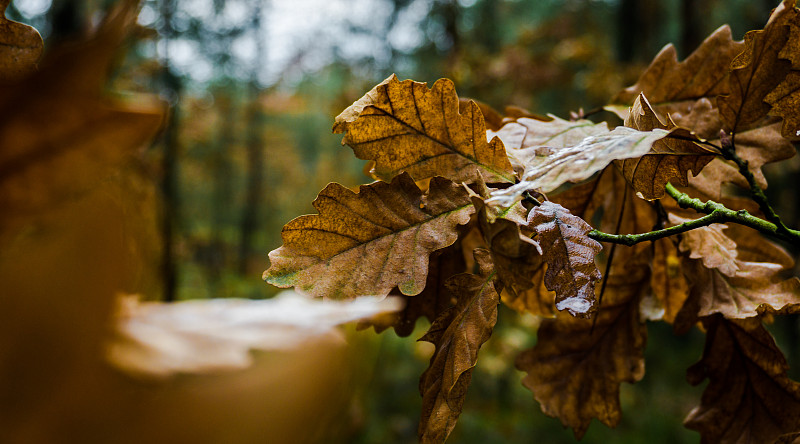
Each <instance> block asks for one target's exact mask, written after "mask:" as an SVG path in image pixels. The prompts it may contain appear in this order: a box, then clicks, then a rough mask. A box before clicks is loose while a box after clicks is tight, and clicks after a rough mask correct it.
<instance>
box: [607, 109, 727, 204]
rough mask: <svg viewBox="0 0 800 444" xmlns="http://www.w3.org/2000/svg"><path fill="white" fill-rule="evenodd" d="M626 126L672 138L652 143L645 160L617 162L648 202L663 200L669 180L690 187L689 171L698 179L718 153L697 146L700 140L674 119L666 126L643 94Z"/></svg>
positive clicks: (631, 112) (668, 120) (630, 114)
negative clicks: (654, 130) (676, 123)
mask: <svg viewBox="0 0 800 444" xmlns="http://www.w3.org/2000/svg"><path fill="white" fill-rule="evenodd" d="M625 126H627V127H630V128H635V129H637V130H640V131H649V130H652V129H663V130H667V131H669V136H667V137H665V138H663V139H660V140H658V141H656V142H655V143H653V146H652V147H651V148H650V151H649V152H648V153H646V154H645V155H643V156H642V157H637V158H631V159H624V160H617V161H616V162H615V164H616V165H617V166H618V167H619V168H620V169H621V170H622V175H623V176H625V179H627V180H628V182H629V183H630V184H631V185H632V186H633V189H634V190H635V191H637V192H639V193H641V195H642V197H643V198H645V199H647V200H654V199H660V198H662V197H664V187H665V186H666V184H667V183H669V182H670V181H672V182H675V184H677V185H681V186H687V185H688V184H689V182H688V180H687V175H688V174H689V172H690V171H691V172H692V173H693V175H694V176H696V175H697V174H698V173H700V171H701V170H702V169H703V167H705V166H706V165H707V164H708V163H709V162H711V160H713V159H714V156H715V154H716V153H715V152H713V151H711V150H709V149H707V148H704V147H702V146H700V145H698V144H696V143H695V141H699V139H697V137H696V136H695V135H694V134H692V132H691V131H689V130H688V129H686V128H680V127H678V126H677V125H675V123H674V122H673V121H672V119H670V118H667V123H666V124H665V123H663V122H662V121H661V119H659V117H658V116H657V115H656V113H655V111H653V108H652V107H651V106H650V103H648V101H647V99H646V98H645V96H644V94H639V96H638V97H637V98H636V100H635V101H634V102H633V106H632V107H631V111H630V112H629V113H628V117H627V118H626V119H625Z"/></svg>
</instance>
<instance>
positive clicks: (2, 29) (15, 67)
mask: <svg viewBox="0 0 800 444" xmlns="http://www.w3.org/2000/svg"><path fill="white" fill-rule="evenodd" d="M10 1H11V0H2V1H0V82H8V81H10V80H14V79H18V78H20V77H23V76H25V75H26V74H29V73H30V72H32V71H33V70H34V69H36V62H38V61H39V57H41V55H42V49H43V47H44V45H43V42H42V36H40V35H39V31H37V30H36V29H35V28H33V27H31V26H28V25H23V24H22V23H17V22H14V21H11V20H8V19H7V18H6V17H5V14H6V8H8V4H9V3H10Z"/></svg>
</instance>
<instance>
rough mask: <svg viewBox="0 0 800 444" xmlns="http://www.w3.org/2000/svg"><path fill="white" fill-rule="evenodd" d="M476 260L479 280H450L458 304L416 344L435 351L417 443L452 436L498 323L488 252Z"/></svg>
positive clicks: (425, 379) (425, 378)
mask: <svg viewBox="0 0 800 444" xmlns="http://www.w3.org/2000/svg"><path fill="white" fill-rule="evenodd" d="M476 260H477V261H478V262H479V263H481V264H482V267H481V268H482V270H481V275H474V274H469V273H464V274H459V275H456V276H453V277H452V278H451V279H450V281H449V282H448V287H449V288H450V291H451V292H452V293H453V294H454V295H456V296H457V298H458V302H457V303H456V306H455V307H453V308H451V309H449V310H447V311H445V312H444V313H442V314H441V315H440V316H439V317H438V318H437V319H436V320H435V321H433V323H432V324H431V327H430V329H429V330H428V332H427V333H426V334H425V336H423V337H422V338H421V339H420V341H427V342H430V343H432V344H434V345H435V346H436V350H435V351H434V353H433V356H431V362H430V366H429V367H428V368H427V369H426V370H425V372H424V373H423V374H422V377H421V378H420V382H419V391H420V394H421V395H422V417H421V419H420V423H419V431H418V433H419V439H420V442H421V443H442V442H444V441H445V440H446V439H447V436H449V435H450V432H451V431H452V430H453V427H455V423H456V420H458V416H459V415H460V414H461V409H462V407H463V405H464V397H465V395H466V392H467V388H468V387H469V384H470V381H471V379H472V369H473V368H474V367H475V364H476V363H477V361H478V350H479V349H480V348H481V345H483V343H485V342H486V341H487V340H488V339H489V337H490V336H491V335H492V329H493V328H494V325H495V323H496V322H497V304H498V303H499V296H498V294H497V291H496V290H495V287H494V283H493V281H494V277H495V273H494V272H492V271H491V270H490V269H487V268H486V267H487V266H489V267H490V266H491V260H490V259H489V253H488V252H487V251H486V250H476Z"/></svg>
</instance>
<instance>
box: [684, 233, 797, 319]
mask: <svg viewBox="0 0 800 444" xmlns="http://www.w3.org/2000/svg"><path fill="white" fill-rule="evenodd" d="M729 230H738V232H739V233H737V235H734V236H733V238H734V239H736V240H737V242H736V244H737V251H736V257H735V259H733V264H731V263H730V262H729V260H728V259H723V260H720V261H718V263H719V266H718V267H716V268H707V266H705V265H704V264H706V263H712V264H713V263H716V262H717V261H715V260H714V259H710V260H703V261H702V262H701V261H700V260H695V261H691V262H690V263H688V264H686V265H685V266H684V268H685V270H686V272H687V276H688V278H689V280H690V282H691V284H692V286H691V293H690V299H693V300H695V301H696V302H693V303H694V304H696V306H697V316H699V317H703V316H709V315H712V314H715V313H721V314H722V315H724V316H725V317H726V318H728V319H744V318H749V317H753V316H756V315H758V314H760V313H764V312H773V313H774V312H778V313H794V312H797V311H798V310H800V279H798V278H797V277H792V278H789V279H782V277H781V271H783V270H785V269H789V268H791V267H792V266H793V265H794V260H793V259H792V257H791V256H790V255H789V254H788V253H786V251H785V250H783V249H782V248H780V247H778V246H776V245H774V244H772V243H770V242H769V241H767V240H766V239H763V238H761V237H760V236H753V234H752V233H743V231H744V230H747V229H746V228H743V227H738V226H736V227H734V226H732V227H731V228H730V229H729ZM723 269H724V270H725V271H728V272H730V271H732V269H735V272H734V274H732V275H728V274H726V273H725V272H723V271H722V270H723Z"/></svg>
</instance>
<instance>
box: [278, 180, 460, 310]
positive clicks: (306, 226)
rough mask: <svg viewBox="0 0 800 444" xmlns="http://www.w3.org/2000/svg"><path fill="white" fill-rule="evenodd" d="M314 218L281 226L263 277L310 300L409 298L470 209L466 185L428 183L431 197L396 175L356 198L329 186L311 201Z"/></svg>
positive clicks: (452, 239) (421, 285)
mask: <svg viewBox="0 0 800 444" xmlns="http://www.w3.org/2000/svg"><path fill="white" fill-rule="evenodd" d="M314 208H316V209H317V211H319V214H318V215H307V216H300V217H298V218H296V219H294V220H292V221H291V222H289V223H288V224H286V226H284V228H283V231H282V233H281V236H282V238H283V246H281V247H280V248H278V249H276V250H273V251H272V252H270V254H269V257H270V262H271V266H270V268H269V269H268V270H267V271H265V272H264V276H263V277H264V280H265V281H267V282H269V283H271V284H273V285H276V286H279V287H291V286H295V287H297V288H298V289H300V290H302V291H305V292H307V293H310V294H312V295H314V296H325V297H331V298H337V299H338V298H351V297H355V296H361V295H379V296H384V295H386V294H388V293H389V291H390V290H391V289H392V288H394V287H395V286H397V287H399V289H400V291H401V292H402V293H403V294H406V295H416V294H419V293H420V292H421V291H422V290H423V288H424V287H425V280H426V277H427V273H428V256H429V255H430V253H431V252H432V251H435V250H438V249H440V248H444V247H447V246H449V245H452V244H453V242H455V241H456V238H457V237H458V231H457V229H456V227H457V226H458V225H463V224H465V223H467V222H468V221H469V216H470V215H471V214H472V213H473V211H474V208H473V206H472V203H471V202H470V199H469V195H468V193H467V191H466V190H465V189H464V187H462V186H460V185H457V184H455V183H453V182H451V181H449V180H447V179H443V178H441V177H435V178H433V180H431V186H430V190H429V191H428V194H426V195H425V196H423V194H422V192H421V191H420V190H419V188H417V186H416V185H415V184H414V180H413V179H411V176H409V175H408V174H407V173H406V174H401V175H399V176H397V177H396V178H395V179H394V180H393V181H392V183H391V184H389V183H386V182H376V183H373V184H370V185H362V186H361V187H360V189H359V192H358V193H354V192H352V191H350V190H348V189H347V188H345V187H343V186H341V185H339V184H336V183H332V184H329V185H328V186H327V187H325V189H324V190H322V191H321V192H320V193H319V195H318V196H317V198H316V199H315V200H314Z"/></svg>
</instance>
